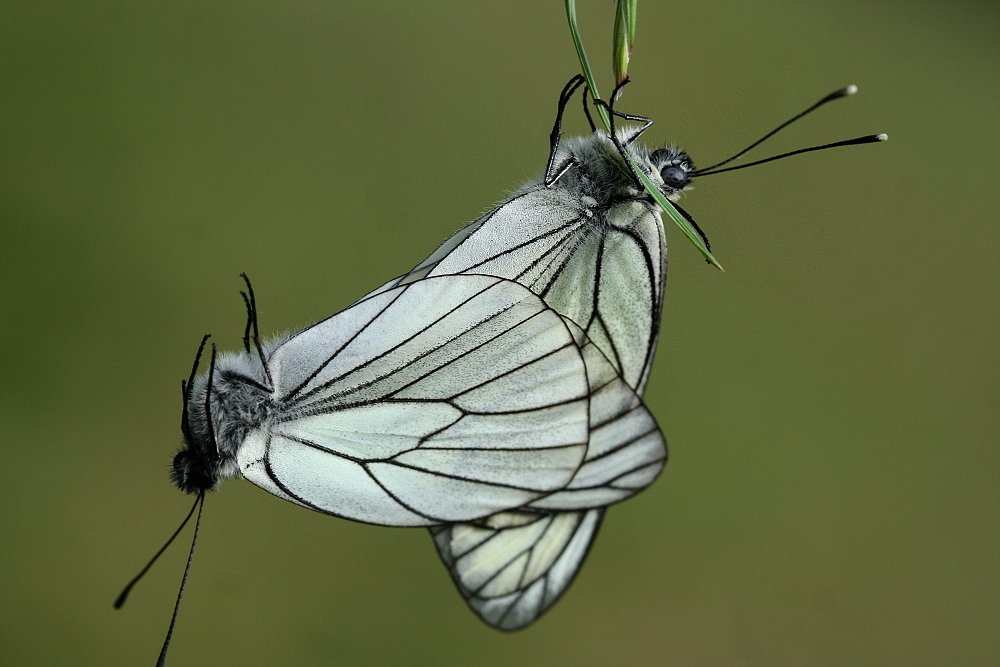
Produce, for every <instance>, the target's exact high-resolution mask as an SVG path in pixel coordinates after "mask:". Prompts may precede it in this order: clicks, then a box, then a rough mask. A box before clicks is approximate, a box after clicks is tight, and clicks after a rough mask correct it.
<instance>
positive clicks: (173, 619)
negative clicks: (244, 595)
mask: <svg viewBox="0 0 1000 667" xmlns="http://www.w3.org/2000/svg"><path fill="white" fill-rule="evenodd" d="M195 505H196V506H197V507H198V518H197V519H196V520H195V522H194V536H193V537H192V538H191V550H190V551H188V558H187V564H186V565H185V566H184V576H183V577H182V578H181V587H180V590H178V591H177V601H176V602H174V613H173V614H172V615H171V616H170V627H169V628H167V637H166V639H164V640H163V648H161V649H160V655H159V657H158V658H157V659H156V667H163V665H164V664H166V661H167V649H168V648H170V638H171V637H172V636H173V634H174V625H176V624H177V612H178V611H180V608H181V598H182V597H184V587H185V586H186V585H187V579H188V572H190V571H191V561H192V560H193V559H194V547H195V545H196V544H197V543H198V529H199V528H201V511H202V510H203V509H204V508H205V490H204V489H202V490H201V491H199V492H198V498H197V499H196V500H195ZM191 511H192V512H193V511H194V507H192V508H191ZM188 518H191V515H190V514H188ZM184 521H185V522H187V519H185V520H184ZM181 527H182V528H183V526H181Z"/></svg>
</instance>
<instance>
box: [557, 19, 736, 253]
mask: <svg viewBox="0 0 1000 667" xmlns="http://www.w3.org/2000/svg"><path fill="white" fill-rule="evenodd" d="M637 4H638V0H618V12H617V13H616V18H615V44H616V45H617V44H618V34H619V32H621V33H623V34H627V35H628V39H627V43H628V50H629V51H631V48H632V42H633V40H634V38H635V11H636V5H637ZM623 12H625V13H623ZM566 18H567V19H568V20H569V31H570V34H571V35H572V36H573V44H574V45H575V46H576V55H577V57H579V59H580V69H581V70H583V78H584V79H586V80H587V86H588V87H589V88H590V94H591V95H592V96H593V97H595V98H597V99H600V98H601V96H600V94H599V93H598V92H597V83H596V82H595V81H594V72H593V70H592V69H591V68H590V61H589V60H588V59H587V52H586V50H584V48H583V39H582V38H581V37H580V29H579V28H578V27H577V22H576V2H575V0H566ZM619 21H620V23H619ZM622 40H623V41H625V37H623V38H622ZM616 62H617V60H616ZM625 63H626V65H625V66H626V67H627V66H628V59H627V57H626V61H625ZM595 108H596V109H597V113H598V115H599V116H600V117H601V120H602V121H603V122H604V129H605V130H607V131H608V132H609V133H610V132H611V118H610V116H609V115H608V110H607V109H606V108H604V106H602V105H600V104H597V105H595ZM626 159H628V161H629V162H630V163H631V164H632V168H633V170H634V171H635V173H636V174H638V175H639V180H640V181H641V182H642V185H643V187H644V188H646V192H648V193H649V194H650V196H651V197H652V198H653V199H654V200H656V203H657V204H659V205H660V208H662V209H663V211H664V212H665V213H666V214H667V217H669V218H670V219H671V220H673V221H674V224H676V225H677V226H678V227H680V230H681V231H682V232H683V233H684V235H685V236H686V237H688V240H690V241H691V243H693V244H694V247H695V248H697V249H698V252H700V253H701V254H702V255H704V257H705V259H707V260H708V261H709V263H711V264H712V265H714V266H715V267H717V268H718V269H719V270H720V271H725V269H723V268H722V265H721V264H719V262H718V261H717V260H716V259H715V257H713V256H712V253H711V252H709V250H708V248H707V247H706V246H705V242H704V241H702V239H701V236H699V235H698V232H696V231H695V230H694V227H692V226H691V223H689V222H688V221H687V220H686V219H685V218H684V216H683V215H681V214H680V213H678V212H677V209H676V208H674V206H673V204H671V203H670V201H669V200H668V199H667V198H666V197H664V196H663V193H662V192H660V191H659V190H658V189H657V187H656V186H655V185H653V182H652V181H650V180H649V177H648V176H646V174H645V173H643V171H642V170H641V169H639V166H638V165H637V164H635V160H633V159H632V156H631V155H628V154H627V152H626Z"/></svg>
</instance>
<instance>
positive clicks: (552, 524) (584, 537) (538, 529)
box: [430, 509, 604, 631]
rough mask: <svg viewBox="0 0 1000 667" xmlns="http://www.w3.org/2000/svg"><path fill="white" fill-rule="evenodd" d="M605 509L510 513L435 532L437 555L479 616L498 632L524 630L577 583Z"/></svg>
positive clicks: (433, 532) (437, 528) (455, 525)
mask: <svg viewBox="0 0 1000 667" xmlns="http://www.w3.org/2000/svg"><path fill="white" fill-rule="evenodd" d="M603 515H604V510H603V509H592V510H587V511H583V512H559V513H556V514H537V513H529V512H505V513H503V514H497V515H494V516H492V517H490V518H489V519H487V520H486V521H483V522H480V523H478V524H468V523H463V524H451V525H445V526H435V527H433V528H431V529H430V531H431V535H432V536H433V537H434V543H435V544H436V545H437V548H438V553H440V554H441V559H442V560H443V561H444V563H445V565H446V566H447V567H448V570H449V571H450V572H451V575H452V578H453V579H454V580H455V585H456V586H457V587H458V590H459V592H460V593H461V594H462V597H464V598H465V600H466V602H468V603H469V606H470V607H471V608H472V610H473V611H474V612H476V614H477V615H478V616H479V618H481V619H482V620H483V621H484V622H486V623H487V624H489V625H491V626H493V627H495V628H497V629H499V630H507V631H513V630H520V629H521V628H523V627H525V626H526V625H529V624H530V623H532V622H533V621H534V620H535V619H537V618H538V617H539V616H541V615H542V614H543V613H545V611H546V610H547V609H548V608H549V607H551V606H552V605H553V604H554V603H555V602H556V600H558V599H559V596H561V595H562V594H563V592H564V591H565V590H566V587H567V586H569V584H570V583H571V582H572V581H573V577H574V576H575V575H576V573H577V570H579V568H580V565H581V564H582V563H583V560H584V558H585V557H586V556H587V551H588V550H589V549H590V544H591V542H592V541H593V539H594V536H595V535H596V534H597V528H598V527H599V526H600V523H601V518H602V517H603Z"/></svg>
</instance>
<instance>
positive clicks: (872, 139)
mask: <svg viewBox="0 0 1000 667" xmlns="http://www.w3.org/2000/svg"><path fill="white" fill-rule="evenodd" d="M888 138H889V135H887V134H869V135H868V136H864V137H858V138H857V139H846V140H844V141H835V142H833V143H832V144H823V145H822V146H812V147H811V148H800V149H799V150H797V151H790V152H788V153H782V154H781V155H775V156H773V157H769V158H764V159H763V160H757V161H755V162H747V163H746V164H740V165H736V166H735V167H726V168H725V169H714V170H712V169H703V170H697V171H692V172H691V173H690V174H688V175H689V176H690V177H691V178H694V177H695V176H699V177H700V176H711V175H712V174H721V173H723V172H726V171H736V170H737V169H745V168H746V167H753V166H756V165H758V164H764V163H765V162H774V161H775V160H780V159H782V158H786V157H791V156H792V155H799V154H800V153H811V152H812V151H821V150H825V149H827V148H837V147H838V146H857V145H858V144H874V143H877V142H879V141H885V140H886V139H888ZM727 162H728V160H727ZM722 164H725V163H722Z"/></svg>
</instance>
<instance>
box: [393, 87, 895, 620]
mask: <svg viewBox="0 0 1000 667" xmlns="http://www.w3.org/2000/svg"><path fill="white" fill-rule="evenodd" d="M583 82H584V79H583V77H581V76H577V77H574V78H573V79H571V80H570V81H569V83H567V85H566V87H565V88H564V89H563V91H562V94H561V95H560V98H559V108H558V113H557V115H556V122H555V125H554V126H553V129H552V133H551V134H550V153H549V161H548V166H547V168H546V170H545V173H544V174H543V176H542V177H541V178H540V179H538V180H535V181H531V182H529V183H527V184H526V185H525V186H523V187H522V188H521V189H520V190H518V191H517V192H515V193H514V194H513V195H512V196H510V197H509V198H508V199H506V200H505V201H503V202H501V203H500V204H499V205H497V206H496V208H494V209H493V210H491V211H489V212H488V213H486V214H485V215H483V216H482V217H480V218H479V219H478V220H475V221H474V222H472V223H470V224H468V225H467V226H465V227H463V228H462V229H460V230H459V231H457V232H455V233H454V234H453V235H452V236H451V237H450V238H448V239H447V240H446V241H445V242H444V243H442V244H441V245H440V246H439V247H438V248H437V249H436V250H435V251H434V252H433V253H431V255H430V256H429V257H428V258H427V259H425V260H424V261H423V262H421V263H420V264H419V265H417V266H416V267H415V268H414V269H413V270H412V271H410V272H409V273H407V274H405V275H404V276H401V277H400V278H397V279H395V280H393V281H390V282H389V283H387V284H386V285H385V286H383V288H381V289H389V288H392V287H396V286H399V285H405V284H409V283H411V282H412V281H416V280H421V279H425V278H427V277H433V276H444V275H454V274H488V275H494V276H498V277H501V278H505V279H507V280H512V281H515V282H518V283H520V284H522V285H524V286H525V287H527V288H528V289H530V290H531V291H532V292H534V293H535V294H537V295H538V296H540V297H541V298H542V299H543V300H544V301H545V303H546V304H547V305H548V306H549V307H550V308H552V309H553V310H555V311H556V312H558V313H559V314H560V315H562V316H563V317H564V318H565V319H566V320H567V323H569V324H570V326H571V328H572V329H573V331H574V335H575V336H576V337H577V340H578V341H580V342H581V344H583V346H584V348H583V349H584V350H587V351H588V352H587V353H586V354H584V362H585V366H586V369H587V374H588V377H589V382H590V392H591V397H590V411H591V412H590V415H591V416H590V428H591V440H590V446H589V447H588V450H587V455H586V458H585V460H584V465H583V466H582V467H581V469H580V471H579V472H578V473H577V474H576V475H575V476H574V478H573V479H572V480H571V481H570V483H569V484H568V485H567V488H566V489H565V490H564V491H560V492H558V493H554V494H552V495H549V496H546V497H545V498H542V499H540V500H537V501H535V502H533V503H531V504H530V505H529V508H530V509H532V510H545V511H547V512H549V514H546V515H544V516H541V517H539V516H537V515H535V514H528V515H525V514H517V515H514V516H511V515H509V514H504V515H503V516H500V517H491V518H490V520H488V521H486V522H477V523H474V524H444V525H440V526H435V527H432V528H431V529H430V531H431V534H432V535H433V537H434V541H435V543H436V545H437V547H438V551H439V553H440V555H441V558H442V560H443V561H444V563H445V565H446V566H447V567H448V568H449V570H450V571H451V574H452V578H453V579H454V581H455V583H456V586H457V587H458V589H459V592H460V593H461V594H462V595H463V597H465V599H466V601H467V602H468V603H469V605H470V607H471V608H472V609H473V610H474V611H475V612H476V613H477V614H478V615H479V616H480V618H482V620H483V621H485V622H486V623H488V624H489V625H492V626H494V627H496V628H499V629H502V630H517V629H520V628H523V627H524V626H526V625H528V624H530V623H531V622H533V621H534V620H535V619H537V618H538V617H539V616H540V615H541V614H542V613H544V612H545V611H546V610H547V609H548V608H549V607H550V606H551V605H552V604H553V603H554V602H555V601H556V600H557V599H558V598H559V596H560V595H561V594H562V592H563V591H564V590H565V589H566V587H567V586H568V585H569V583H570V582H571V581H572V578H573V575H574V574H575V573H576V571H577V570H578V569H579V567H580V565H581V564H582V562H583V559H584V557H585V556H586V554H587V549H588V547H589V544H590V543H591V542H592V541H593V539H594V537H595V535H596V532H597V529H598V527H599V525H600V523H601V519H602V518H603V514H604V509H605V508H606V507H607V506H608V505H610V504H612V503H616V502H619V501H621V500H624V499H626V498H628V497H629V496H631V495H633V494H635V493H636V492H638V491H640V490H642V489H643V488H645V487H646V486H648V485H649V484H650V483H652V482H653V480H655V479H656V477H657V475H658V474H659V473H660V471H661V470H662V468H663V466H664V464H665V463H666V458H667V452H666V444H665V442H664V440H663V437H662V435H661V434H660V431H659V428H658V427H657V425H656V422H655V420H654V419H653V417H652V416H651V415H650V414H649V412H648V411H647V410H646V408H645V407H644V406H643V405H642V402H641V397H642V395H643V392H644V390H645V387H646V383H647V381H648V379H649V372H650V368H651V365H652V361H653V354H654V352H655V350H656V342H657V337H658V333H659V327H660V314H661V310H662V306H663V288H664V283H665V279H666V258H667V245H666V240H665V237H664V230H663V222H662V219H661V209H660V207H659V205H658V204H657V203H656V202H655V200H654V199H653V198H652V197H651V196H650V194H649V193H648V192H646V191H645V189H644V188H643V186H642V185H641V183H640V181H639V179H638V177H637V175H636V174H635V173H634V172H633V169H632V167H631V166H630V165H629V162H628V161H627V160H626V159H625V156H626V154H627V155H628V156H629V157H631V159H632V162H633V163H634V164H635V165H636V166H637V167H638V169H640V170H641V171H642V172H644V174H645V175H646V176H648V178H649V179H650V180H651V181H652V183H653V184H654V185H655V186H656V187H657V188H658V189H659V190H660V192H661V193H662V194H663V195H664V196H665V197H666V198H668V199H670V200H671V201H672V202H676V201H677V199H678V198H679V196H680V193H681V192H682V191H683V190H686V189H689V188H690V187H691V180H692V179H693V178H695V177H697V176H705V175H710V174H713V173H719V172H721V171H728V170H729V169H721V170H720V169H718V168H719V167H721V166H722V165H724V164H726V163H728V162H730V161H732V160H734V159H736V158H737V157H739V156H741V155H743V154H744V153H746V152H747V151H748V150H750V149H751V148H753V147H754V146H756V145H757V144H759V143H760V142H761V141H763V140H764V139H767V138H768V137H770V136H771V135H773V134H774V133H775V132H777V131H778V130H780V129H782V128H783V127H785V126H786V125H788V124H789V123H791V122H794V121H795V120H797V119H798V118H801V117H802V116H804V115H805V114H807V113H809V112H810V111H812V110H814V109H816V108H818V107H819V106H821V105H823V104H825V103H827V102H829V101H832V100H834V99H838V98H839V97H843V96H845V95H849V94H852V93H853V92H855V91H856V88H854V87H853V86H852V87H849V88H845V89H843V90H840V91H837V92H835V93H832V94H830V95H828V96H826V97H825V98H823V99H822V100H821V101H820V102H818V103H817V104H815V105H813V106H812V107H810V108H809V109H807V110H806V111H804V112H803V113H801V114H798V115H797V116H795V117H794V118H792V119H791V120H789V121H788V122H786V123H784V124H782V125H781V126H779V127H778V128H777V129H775V130H774V131H772V132H771V133H769V134H768V135H766V136H765V137H764V138H763V139H761V140H760V141H757V142H755V143H754V144H752V145H751V146H749V147H748V148H747V149H745V150H743V151H741V152H740V153H738V154H736V155H734V156H733V157H731V158H729V159H728V160H725V161H724V162H721V163H719V164H716V165H713V166H712V167H709V168H706V169H702V170H696V169H695V168H694V165H693V162H692V161H691V159H690V157H688V155H687V154H686V153H684V152H683V151H681V150H678V149H677V148H674V147H670V146H667V147H663V148H657V149H654V150H650V149H648V148H646V147H644V146H642V145H641V144H638V143H636V140H637V139H638V138H639V137H640V135H642V133H643V132H645V131H646V130H647V129H648V128H649V127H650V125H652V121H650V120H649V119H648V118H644V117H642V116H634V115H627V114H621V113H618V112H616V111H615V110H614V108H613V102H612V103H611V104H605V103H604V102H602V101H600V100H595V103H597V104H601V105H604V106H605V108H606V109H607V110H608V112H609V117H610V119H611V128H612V132H611V133H610V134H608V133H605V132H603V131H598V130H596V129H595V127H594V123H593V121H592V120H590V113H589V109H588V106H587V91H584V93H583V99H584V111H585V113H586V115H587V118H588V120H590V125H591V129H592V130H594V132H593V133H592V134H591V135H589V136H585V137H572V138H569V139H566V140H563V141H561V127H562V117H563V113H564V111H565V108H566V105H567V103H568V102H569V100H570V98H571V97H572V95H573V94H574V92H575V91H576V89H577V88H579V87H580V86H581V85H582V84H583ZM627 83H628V79H625V80H624V81H623V82H622V83H620V84H619V85H618V87H616V88H615V91H614V93H613V94H612V95H611V100H615V99H617V97H618V93H619V91H620V90H621V89H622V87H623V86H625V85H626V84H627ZM616 117H617V118H623V119H625V120H630V121H637V122H639V123H641V124H640V125H638V126H636V127H632V128H623V129H618V130H616V128H615V123H614V120H615V118H616ZM883 138H884V135H876V136H875V137H862V138H861V139H854V140H850V141H846V142H838V143H836V144H829V145H826V146H818V147H815V148H809V149H805V150H802V151H794V152H792V153H788V154H786V155H782V156H776V157H774V158H769V159H767V160H762V161H760V162H767V161H770V160H773V159H778V158H780V157H786V156H788V155H794V154H797V153H801V152H807V151H810V150H818V149H822V148H831V147H834V146H839V145H851V144H855V143H868V142H871V141H876V140H881V139H883ZM752 164H759V162H755V163H750V164H746V165H742V166H741V167H733V168H732V169H739V168H742V167H746V166H751V165H752ZM674 205H675V207H676V208H677V209H678V211H679V212H680V213H681V215H683V216H684V217H685V218H686V219H687V220H688V222H689V223H690V224H691V225H692V227H693V228H694V229H695V230H696V231H697V233H698V234H700V235H701V237H702V240H703V241H704V243H705V245H706V247H710V246H709V242H708V239H707V238H706V237H705V235H704V234H703V233H702V231H701V229H700V228H699V227H698V225H697V224H696V223H695V221H694V219H693V218H691V216H690V215H688V214H687V213H686V212H685V211H684V210H683V209H681V208H680V207H679V206H677V205H676V203H675V204H674ZM376 292H377V291H376ZM539 554H547V556H546V557H541V556H540V555H539Z"/></svg>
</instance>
